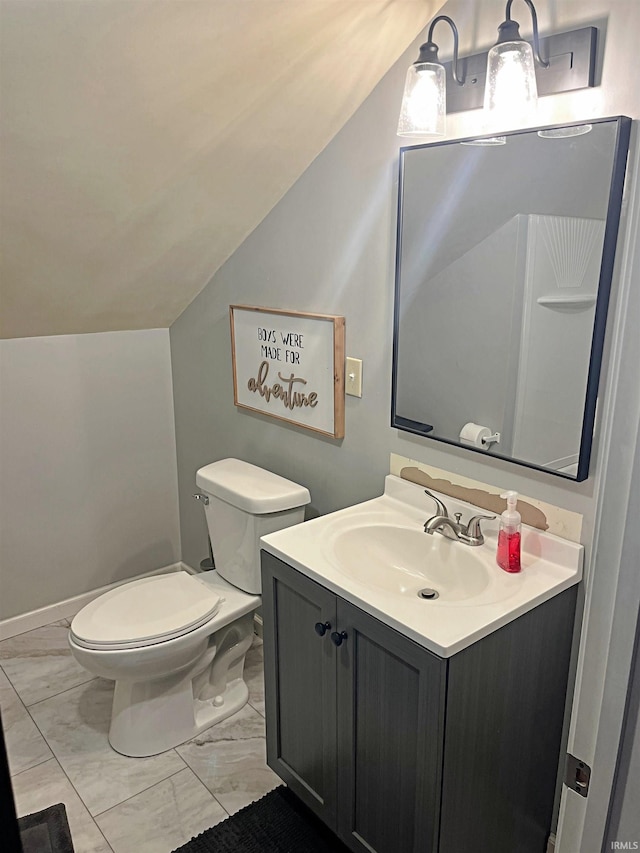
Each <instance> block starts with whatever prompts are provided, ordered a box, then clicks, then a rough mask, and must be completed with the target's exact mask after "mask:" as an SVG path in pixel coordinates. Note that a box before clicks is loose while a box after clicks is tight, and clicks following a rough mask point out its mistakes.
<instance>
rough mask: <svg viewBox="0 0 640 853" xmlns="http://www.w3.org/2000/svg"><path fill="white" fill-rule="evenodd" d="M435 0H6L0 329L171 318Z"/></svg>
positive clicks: (0, 34)
mask: <svg viewBox="0 0 640 853" xmlns="http://www.w3.org/2000/svg"><path fill="white" fill-rule="evenodd" d="M439 5H441V3H438V2H433V0H0V39H1V42H0V51H1V52H0V61H1V63H2V65H1V67H0V75H1V76H0V85H1V87H2V88H1V104H2V115H1V119H0V122H1V123H0V130H1V132H2V141H1V150H0V156H1V160H0V178H1V182H2V185H1V191H2V194H1V197H0V216H1V218H0V239H1V240H2V267H1V269H0V275H1V278H0V286H1V293H0V300H1V301H0V336H1V337H4V338H7V337H29V336H36V335H58V334H70V333H82V332H99V331H114V330H120V329H140V328H161V327H166V326H168V325H170V324H171V323H172V322H173V320H175V318H176V317H178V316H179V314H180V313H181V312H182V311H183V310H184V308H185V307H186V306H187V305H188V304H189V303H190V302H191V301H192V300H193V298H194V297H195V296H196V295H197V294H198V293H199V292H200V291H201V290H202V288H203V287H204V286H205V284H206V283H207V281H208V280H209V279H210V278H211V276H212V275H213V274H214V273H215V272H216V270H217V269H218V268H219V267H220V266H221V265H222V264H223V263H224V261H225V260H226V259H227V258H228V257H229V256H230V255H231V254H232V253H233V252H234V251H235V249H236V248H237V247H238V246H239V245H240V243H241V242H242V240H243V239H244V238H245V237H246V236H247V234H249V233H250V232H251V231H252V230H253V229H254V228H255V227H256V225H257V224H258V223H259V222H260V221H261V220H262V219H263V218H264V216H265V215H266V214H267V213H268V212H269V210H270V209H271V208H272V207H273V206H274V205H275V204H276V202H277V201H278V200H279V199H280V198H281V197H282V196H283V194H284V193H285V192H286V191H287V189H288V188H289V187H290V186H291V185H292V184H293V183H294V182H295V180H296V179H297V178H298V177H299V176H300V174H301V173H302V172H303V171H304V169H305V168H306V167H307V166H308V165H309V163H311V162H312V160H313V159H314V157H316V156H317V154H318V153H319V152H320V151H321V150H322V149H323V148H324V147H325V146H326V144H327V143H328V142H329V140H330V139H331V138H332V137H333V136H334V135H335V133H336V132H337V131H338V130H339V129H340V127H342V125H343V124H344V123H345V121H346V120H347V119H348V118H349V117H350V116H351V115H352V114H353V112H354V111H355V110H356V109H357V107H358V106H359V105H360V104H361V103H362V101H363V100H364V98H365V97H366V96H367V95H368V94H369V92H370V91H371V90H372V89H373V88H374V86H375V85H376V83H377V82H378V81H379V80H380V78H381V77H382V76H383V74H384V73H385V72H386V71H387V70H388V68H389V67H390V66H391V65H392V64H393V62H394V61H395V60H396V59H397V58H398V57H399V56H400V54H401V53H402V52H403V51H404V50H405V49H406V48H407V46H408V45H409V44H410V43H411V41H412V40H413V39H415V38H416V36H418V35H419V34H420V32H421V30H422V29H423V28H424V27H425V25H426V24H427V23H428V21H429V20H430V18H431V17H432V16H433V14H434V12H435V10H436V8H437V6H439Z"/></svg>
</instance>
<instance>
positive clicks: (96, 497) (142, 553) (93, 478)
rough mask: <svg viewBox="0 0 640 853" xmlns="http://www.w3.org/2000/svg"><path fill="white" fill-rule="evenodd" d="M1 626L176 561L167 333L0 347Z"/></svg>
mask: <svg viewBox="0 0 640 853" xmlns="http://www.w3.org/2000/svg"><path fill="white" fill-rule="evenodd" d="M0 358H1V361H0V394H1V396H0V433H1V434H2V443H1V444H0V448H1V455H0V471H1V476H0V506H1V507H2V512H1V513H0V618H2V619H5V618H8V617H11V616H16V615H19V614H22V613H27V612H29V611H31V610H35V609H37V608H39V607H43V606H45V605H48V604H54V603H57V602H59V601H63V600H64V599H66V598H71V597H73V596H76V595H79V594H80V593H83V592H88V591H89V590H93V589H96V588H97V587H101V586H105V585H106V584H109V583H112V582H114V581H116V580H122V579H125V578H130V577H133V576H134V575H138V574H142V573H144V572H148V571H152V570H154V569H158V568H161V567H162V566H166V565H169V564H171V563H174V562H176V561H178V560H179V559H180V529H179V521H178V497H177V474H176V462H175V430H174V419H173V399H172V389H171V369H170V364H169V359H170V352H169V333H168V331H167V330H166V329H149V330H145V331H137V332H105V333H101V334H95V335H60V336H55V337H42V338H15V339H13V340H6V341H1V342H0Z"/></svg>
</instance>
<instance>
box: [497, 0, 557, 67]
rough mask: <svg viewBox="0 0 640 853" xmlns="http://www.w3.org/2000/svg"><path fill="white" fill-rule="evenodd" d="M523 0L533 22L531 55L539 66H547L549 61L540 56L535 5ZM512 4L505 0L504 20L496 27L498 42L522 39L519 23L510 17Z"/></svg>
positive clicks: (511, 0) (509, 0) (530, 1)
mask: <svg viewBox="0 0 640 853" xmlns="http://www.w3.org/2000/svg"><path fill="white" fill-rule="evenodd" d="M524 2H525V3H526V4H527V6H528V7H529V11H530V12H531V21H532V22H533V55H534V57H535V60H536V62H537V63H538V65H539V66H540V67H541V68H548V67H549V63H548V62H547V61H545V60H544V59H543V58H542V57H541V56H540V37H539V35H538V15H537V13H536V7H535V6H534V5H533V3H532V0H524ZM512 5H513V0H507V7H506V9H505V21H504V22H503V23H502V24H500V26H499V27H498V32H499V36H498V42H497V43H498V44H500V42H505V41H517V40H518V39H522V36H521V35H520V30H519V25H518V23H517V21H514V20H513V19H512V17H511V6H512Z"/></svg>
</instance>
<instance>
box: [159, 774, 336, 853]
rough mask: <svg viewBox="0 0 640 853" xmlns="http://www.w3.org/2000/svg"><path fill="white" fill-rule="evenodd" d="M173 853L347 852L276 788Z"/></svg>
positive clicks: (295, 801) (296, 801)
mask: <svg viewBox="0 0 640 853" xmlns="http://www.w3.org/2000/svg"><path fill="white" fill-rule="evenodd" d="M173 853H349V850H348V848H347V847H346V846H345V845H344V844H343V843H342V842H341V841H340V840H339V839H338V838H337V837H336V836H335V835H334V834H333V833H332V832H331V831H330V830H328V829H327V828H326V826H325V825H324V824H323V823H322V822H321V821H320V820H318V818H317V817H316V816H315V815H314V814H313V813H312V812H311V811H310V810H309V809H308V808H307V807H306V806H305V805H304V804H303V803H301V802H300V800H299V799H298V798H297V797H296V796H295V795H294V794H292V793H291V791H289V789H288V788H285V787H284V786H280V787H279V788H276V789H275V791H270V792H269V793H268V794H267V795H266V796H264V797H263V798H262V799H261V800H258V801H257V802H255V803H251V805H249V806H245V808H243V809H242V810H241V811H239V812H236V814H234V815H232V816H231V817H228V818H227V819H226V820H223V821H222V823H218V824H216V826H212V827H211V829H207V830H206V832H203V833H201V834H200V835H198V836H196V837H195V838H192V839H191V841H189V842H187V844H183V845H182V847H179V848H178V849H177V850H174V851H173Z"/></svg>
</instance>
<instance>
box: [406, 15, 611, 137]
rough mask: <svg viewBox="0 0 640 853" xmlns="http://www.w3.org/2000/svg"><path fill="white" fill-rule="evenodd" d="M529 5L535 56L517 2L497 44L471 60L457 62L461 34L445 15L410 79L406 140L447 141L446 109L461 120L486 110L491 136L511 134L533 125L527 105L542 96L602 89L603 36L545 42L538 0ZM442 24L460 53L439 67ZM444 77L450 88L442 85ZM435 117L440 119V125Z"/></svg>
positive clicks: (590, 33)
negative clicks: (515, 14) (598, 69)
mask: <svg viewBox="0 0 640 853" xmlns="http://www.w3.org/2000/svg"><path fill="white" fill-rule="evenodd" d="M525 2H526V3H527V5H528V7H529V10H530V12H531V18H532V22H533V49H532V48H531V46H530V45H529V44H528V43H527V42H526V41H525V40H524V39H523V38H522V36H521V35H520V31H519V25H518V23H517V22H516V21H514V20H512V18H511V6H512V4H513V0H508V2H507V5H506V14H505V21H503V23H502V24H500V27H499V29H498V32H499V36H498V41H497V43H496V44H495V45H494V46H493V47H492V48H491V49H490V50H489V51H484V52H483V53H475V54H472V55H471V56H466V57H460V58H459V57H458V30H457V28H456V26H455V24H454V23H453V21H452V20H451V18H448V17H447V16H446V15H439V16H438V17H437V18H434V20H433V22H432V23H431V26H430V27H429V35H428V40H427V42H426V43H425V44H423V45H422V47H421V48H420V55H419V57H418V59H417V60H416V62H414V64H413V65H412V66H411V67H410V68H409V71H408V72H407V79H406V85H405V92H404V98H403V101H402V109H401V112H400V121H399V123H398V135H399V136H413V137H416V136H432V137H436V138H438V137H442V136H444V134H445V115H444V111H445V107H446V112H448V113H456V112H462V111H465V110H473V109H478V108H481V107H482V106H486V107H487V110H488V112H489V113H490V114H491V121H490V126H488V127H487V130H488V131H489V132H491V131H493V130H494V128H495V131H500V130H503V129H505V130H506V129H507V128H509V127H513V125H514V124H517V125H520V126H524V125H527V124H531V112H530V108H529V112H528V114H526V115H523V113H525V112H526V107H527V103H529V104H531V103H535V100H536V96H544V95H552V94H555V93H557V92H571V91H574V90H577V89H585V88H587V87H590V86H594V85H595V62H596V39H597V35H598V31H597V29H596V28H595V27H581V28H580V29H577V30H570V31H568V32H564V33H553V34H551V35H548V36H544V35H540V34H539V32H538V17H537V13H536V10H535V7H534V5H533V3H532V2H531V0H525ZM441 20H445V21H447V23H448V24H449V25H450V26H451V29H452V31H453V36H454V51H453V60H452V61H450V62H440V61H439V60H438V48H437V45H436V44H434V42H433V39H432V36H433V28H434V26H435V24H436V23H437V22H438V21H441ZM542 57H544V59H543V58H542ZM443 70H444V75H443ZM532 73H533V77H532V76H531V74H532ZM503 74H506V75H507V77H506V82H503V81H504V80H505V78H504V77H503ZM443 76H444V81H443V82H440V80H441V78H442V77H443ZM419 83H420V85H418V84H419ZM428 91H430V92H431V93H432V97H431V98H429V97H426V93H427V92H428ZM436 92H437V93H438V94H435V93H436ZM503 97H506V98H508V106H507V107H506V108H504V109H503V108H502V103H503V100H502V99H503ZM434 104H437V105H438V106H439V108H440V110H441V113H440V112H438V113H436V112H435V108H434ZM429 105H430V106H429ZM436 114H437V115H439V116H440V118H438V119H435V118H433V116H434V115H436ZM429 116H431V118H429ZM488 124H489V123H488ZM583 132H584V131H583ZM495 139H496V140H497V141H496V142H494V143H493V144H501V142H502V139H501V137H499V136H496V137H495ZM484 144H487V143H486V142H485V143H484Z"/></svg>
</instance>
